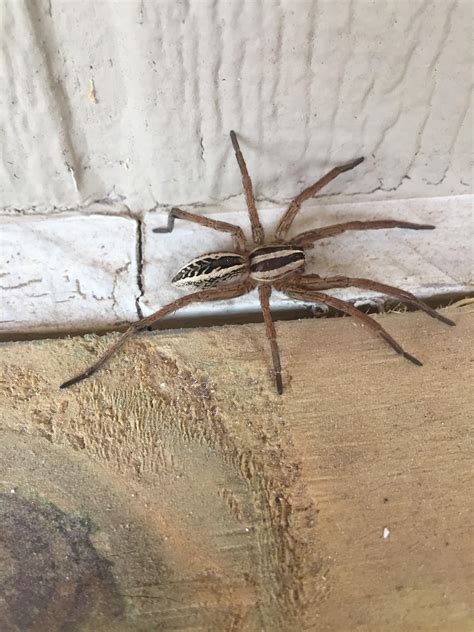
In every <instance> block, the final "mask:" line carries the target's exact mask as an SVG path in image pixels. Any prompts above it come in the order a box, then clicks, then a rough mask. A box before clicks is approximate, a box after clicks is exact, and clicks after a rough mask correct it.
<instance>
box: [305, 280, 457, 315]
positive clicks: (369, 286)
mask: <svg viewBox="0 0 474 632" xmlns="http://www.w3.org/2000/svg"><path fill="white" fill-rule="evenodd" d="M298 283H299V284H301V285H304V286H305V287H310V288H311V289H313V290H329V289H331V288H336V287H358V288H361V289H363V290H372V291H373V292H380V293H381V294H388V295H389V296H395V297H396V298H401V299H405V300H407V301H408V302H410V303H413V304H414V305H417V306H418V307H419V308H420V309H421V310H422V311H424V312H426V313H427V314H428V315H429V316H431V317H432V318H436V319H437V320H440V321H441V322H442V323H445V324H446V325H451V326H453V325H455V324H456V323H454V322H453V321H452V320H450V319H449V318H446V316H442V315H441V314H438V312H437V311H436V310H434V309H432V308H431V307H430V306H429V305H427V304H426V303H425V302H424V301H421V300H420V299H419V298H417V297H416V296H415V295H414V294H411V292H406V291H405V290H402V289H400V288H398V287H393V286H392V285H386V284H385V283H378V282H377V281H372V280H371V279H358V278H352V277H345V276H335V277H326V278H321V277H319V276H318V275H317V274H316V275H313V274H306V275H304V276H301V277H299V279H298Z"/></svg>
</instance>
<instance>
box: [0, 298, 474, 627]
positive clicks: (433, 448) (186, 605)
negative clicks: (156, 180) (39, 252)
mask: <svg viewBox="0 0 474 632" xmlns="http://www.w3.org/2000/svg"><path fill="white" fill-rule="evenodd" d="M445 312H446V313H448V314H449V316H450V317H451V318H453V319H454V320H455V321H456V323H457V327H456V328H448V327H445V326H443V325H441V324H440V323H438V322H436V321H433V320H430V319H429V318H427V317H426V316H425V315H423V314H420V313H403V314H394V313H392V314H387V315H383V316H379V317H377V318H378V320H379V321H380V322H381V323H383V325H384V326H385V327H386V328H387V329H388V330H389V331H390V333H392V334H393V335H394V336H395V337H396V338H397V339H398V340H399V341H400V342H401V343H402V344H403V345H404V346H405V347H406V348H407V349H408V350H409V351H410V352H412V353H414V354H415V355H417V356H418V357H419V358H420V359H421V360H422V361H423V362H424V366H423V367H422V368H417V367H415V366H412V365H410V364H409V363H407V362H406V361H404V360H403V359H401V358H400V357H398V356H396V355H395V354H394V353H393V352H392V351H391V349H389V348H387V347H386V346H385V345H384V344H383V343H382V342H381V341H380V340H379V339H377V338H374V337H372V335H371V334H370V333H368V332H367V331H365V330H364V329H363V328H361V327H360V326H358V325H355V324H354V322H353V321H352V320H351V319H348V318H331V319H319V320H304V321H299V322H281V323H277V330H278V335H279V340H280V345H281V349H282V356H283V364H284V379H285V387H286V390H285V393H284V395H283V396H282V397H279V396H278V395H276V393H275V392H274V388H273V384H272V380H271V375H270V356H269V353H268V349H267V344H266V340H265V336H264V331H263V326H262V325H258V324H257V325H245V326H235V327H221V328H211V329H201V330H193V331H182V332H160V333H157V334H146V335H143V336H141V337H140V338H137V339H135V340H133V341H130V343H129V344H128V346H127V347H126V349H125V350H124V351H123V352H122V353H120V354H118V355H117V356H116V357H115V358H114V359H113V361H112V362H111V363H110V365H109V367H108V368H107V369H104V370H103V371H102V372H101V373H99V374H98V375H97V376H95V377H94V378H93V379H91V380H89V381H87V382H84V383H83V384H81V385H78V386H76V387H74V388H72V389H70V390H68V391H59V390H58V385H59V383H60V382H61V381H63V379H64V378H67V377H70V376H71V375H72V374H74V373H75V372H77V371H78V370H80V369H81V368H83V367H85V366H86V365H87V364H88V363H89V362H90V361H91V360H92V359H93V358H94V357H95V356H96V355H97V354H98V353H99V352H100V351H101V350H103V349H104V348H105V347H106V346H107V345H108V344H110V341H111V339H112V338H113V336H107V337H104V338H96V337H94V336H86V337H85V338H82V339H81V338H77V339H69V340H54V341H37V342H22V343H4V344H3V345H2V353H1V361H0V370H1V376H2V381H1V385H0V386H1V390H0V394H1V397H0V514H1V520H2V539H1V540H0V585H1V584H2V582H3V587H4V590H2V591H0V593H2V595H3V599H0V622H1V623H2V625H0V627H1V628H2V630H3V629H6V630H20V629H25V626H26V625H27V624H28V625H29V626H30V627H28V629H29V630H34V631H36V630H41V631H42V630H51V629H58V628H59V627H60V626H61V625H62V626H65V627H66V628H67V627H68V626H69V627H70V628H71V626H72V625H73V624H75V625H78V626H79V629H82V630H147V631H148V630H176V629H178V630H189V629H197V630H216V631H217V630H219V631H221V630H226V631H227V630H244V631H247V630H297V629H306V630H318V631H321V630H328V631H329V630H331V631H336V632H338V631H340V632H346V631H347V630H357V631H359V632H360V631H367V632H369V631H374V630H384V631H388V632H402V631H403V632H410V631H411V630H413V631H415V630H417V631H420V630H421V631H430V632H431V631H434V630H439V631H441V630H443V631H445V630H450V631H451V630H455V631H464V630H466V631H467V630H470V629H472V626H473V624H474V615H473V608H472V596H471V589H472V586H473V577H472V572H473V566H472V553H473V542H472V533H471V532H470V530H469V523H470V521H471V516H472V509H473V507H472V500H471V496H472V494H471V491H472V479H471V472H470V470H471V455H472V446H471V444H470V435H469V426H470V424H471V421H472V410H473V403H474V402H473V395H472V393H471V389H470V384H469V381H470V378H472V368H471V367H472V349H473V337H474V309H473V307H472V305H468V306H465V307H460V308H456V307H452V308H450V309H448V310H445ZM471 381H472V379H471ZM53 562H54V566H53ZM22 626H23V627H22Z"/></svg>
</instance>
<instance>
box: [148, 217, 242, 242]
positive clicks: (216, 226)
mask: <svg viewBox="0 0 474 632" xmlns="http://www.w3.org/2000/svg"><path fill="white" fill-rule="evenodd" d="M176 218H177V219H184V220H186V221H188V222H193V223H194V224H199V225H200V226H205V227H206V228H212V229H213V230H217V231H220V232H222V233H231V235H232V237H233V238H234V241H235V245H236V247H237V251H238V252H245V237H244V233H243V231H242V229H241V228H240V226H235V225H234V224H229V223H228V222H222V221H220V220H217V219H210V218H208V217H203V216H201V215H196V214H195V213H189V212H188V211H183V210H181V209H180V208H177V207H174V208H172V209H171V211H170V213H169V215H168V224H167V226H165V227H164V228H154V229H153V232H154V233H171V232H172V230H173V228H174V221H175V219H176Z"/></svg>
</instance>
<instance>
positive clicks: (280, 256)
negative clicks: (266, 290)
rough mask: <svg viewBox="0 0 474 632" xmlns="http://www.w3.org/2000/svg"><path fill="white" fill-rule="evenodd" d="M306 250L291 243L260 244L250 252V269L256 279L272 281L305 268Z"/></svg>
mask: <svg viewBox="0 0 474 632" xmlns="http://www.w3.org/2000/svg"><path fill="white" fill-rule="evenodd" d="M304 263H305V261H304V250H303V249H302V248H301V247H300V246H292V245H291V244H273V245H269V246H259V247H258V248H255V250H253V251H252V252H251V253H250V256H249V271H250V276H251V277H252V279H255V280H256V281H263V282H270V283H271V282H272V281H276V280H277V279H281V278H282V277H284V276H286V275H287V274H290V273H291V272H296V271H297V270H302V269H303V268H304Z"/></svg>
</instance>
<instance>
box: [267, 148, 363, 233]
mask: <svg viewBox="0 0 474 632" xmlns="http://www.w3.org/2000/svg"><path fill="white" fill-rule="evenodd" d="M363 160H364V158H357V159H356V160H353V161H352V162H348V163H347V164H345V165H340V166H339V167H334V169H331V171H329V173H327V174H326V175H325V176H323V177H322V178H320V179H319V180H318V181H317V182H315V183H314V184H312V185H311V186H309V187H308V188H306V189H305V190H304V191H302V192H301V193H300V194H299V195H297V196H296V197H295V199H294V200H293V201H292V202H291V204H290V206H289V207H288V210H287V211H286V213H285V214H284V215H283V217H282V218H281V220H280V223H279V224H278V228H277V230H276V233H275V236H276V237H277V238H278V239H283V240H284V239H286V236H287V235H288V231H289V230H290V227H291V224H292V223H293V220H294V219H295V217H296V215H297V213H298V211H299V210H300V207H301V205H302V204H303V202H305V201H306V200H308V199H309V198H311V197H313V195H315V194H316V193H317V192H318V191H320V190H321V189H322V188H323V187H325V186H326V184H329V182H331V180H334V178H336V177H337V176H338V175H339V174H340V173H344V171H350V170H351V169H354V167H357V165H360V163H361V162H362V161H363Z"/></svg>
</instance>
